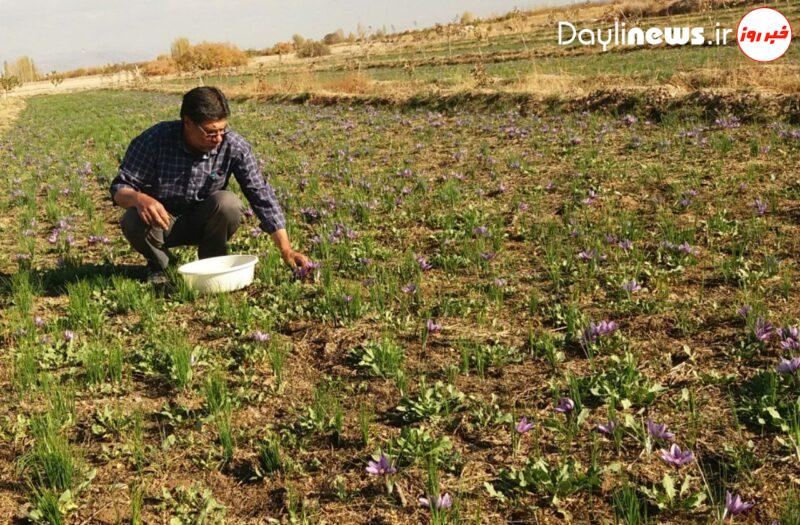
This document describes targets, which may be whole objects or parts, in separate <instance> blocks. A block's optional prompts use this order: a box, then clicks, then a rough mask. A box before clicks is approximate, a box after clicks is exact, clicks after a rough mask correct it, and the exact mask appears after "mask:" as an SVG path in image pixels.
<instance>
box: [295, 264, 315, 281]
mask: <svg viewBox="0 0 800 525" xmlns="http://www.w3.org/2000/svg"><path fill="white" fill-rule="evenodd" d="M320 266H322V265H321V264H320V263H318V262H313V261H308V263H306V264H304V265H303V266H300V267H298V268H297V269H296V270H295V271H294V273H295V275H296V276H297V277H299V278H300V279H305V278H306V277H309V276H313V275H314V270H316V269H317V268H319V267H320Z"/></svg>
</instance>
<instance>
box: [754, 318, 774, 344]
mask: <svg viewBox="0 0 800 525" xmlns="http://www.w3.org/2000/svg"><path fill="white" fill-rule="evenodd" d="M774 328H775V327H774V326H772V323H770V322H769V321H766V320H764V318H763V317H759V318H758V319H756V324H755V326H754V327H753V335H754V336H755V338H756V339H758V340H759V341H764V342H766V341H769V338H770V337H772V332H773V330H774Z"/></svg>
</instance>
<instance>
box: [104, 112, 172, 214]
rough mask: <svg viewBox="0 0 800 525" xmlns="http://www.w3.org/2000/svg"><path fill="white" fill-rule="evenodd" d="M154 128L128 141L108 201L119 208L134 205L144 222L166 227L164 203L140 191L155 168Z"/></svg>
mask: <svg viewBox="0 0 800 525" xmlns="http://www.w3.org/2000/svg"><path fill="white" fill-rule="evenodd" d="M154 140H155V137H154V131H153V128H151V129H150V130H147V131H145V132H144V133H142V134H141V135H139V136H138V137H136V138H135V139H133V140H132V141H131V144H130V146H128V151H127V152H125V157H124V158H123V160H122V163H121V164H120V166H119V173H118V174H117V176H116V177H115V178H114V180H113V181H111V187H110V188H109V189H110V191H111V200H112V201H113V202H114V204H116V205H118V206H121V207H122V208H126V209H127V208H130V207H132V206H133V207H135V208H136V210H137V211H138V212H139V216H140V217H141V218H142V221H144V223H145V224H147V225H148V226H158V227H159V228H163V229H167V228H169V223H170V216H169V213H167V210H166V209H164V206H163V205H162V204H161V203H160V202H158V201H157V200H156V199H154V198H153V197H151V196H149V195H147V194H146V193H143V192H142V191H141V190H142V188H145V187H147V185H148V182H149V180H150V178H151V177H152V175H153V171H154V169H155V159H156V151H155V147H154Z"/></svg>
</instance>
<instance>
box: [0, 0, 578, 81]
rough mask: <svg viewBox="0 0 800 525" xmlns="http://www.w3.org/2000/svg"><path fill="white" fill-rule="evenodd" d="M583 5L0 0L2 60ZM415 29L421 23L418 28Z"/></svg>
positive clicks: (250, 40) (44, 66)
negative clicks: (181, 38) (182, 39)
mask: <svg viewBox="0 0 800 525" xmlns="http://www.w3.org/2000/svg"><path fill="white" fill-rule="evenodd" d="M571 3H581V2H580V1H579V0H405V1H401V0H394V1H391V0H213V1H212V0H194V1H191V2H189V1H186V0H133V1H127V2H120V1H118V0H27V1H21V0H0V61H2V60H8V61H13V60H15V59H16V58H17V57H19V56H21V55H27V56H29V57H31V58H32V59H33V60H34V62H35V63H36V65H37V67H38V69H39V71H40V72H41V73H48V72H50V71H52V70H53V69H56V70H58V71H64V70H67V69H73V68H77V67H84V66H99V65H104V64H107V63H112V62H122V61H125V62H136V61H141V60H150V59H153V58H155V57H156V56H157V55H159V54H164V53H168V52H169V47H170V43H171V42H172V41H173V40H174V39H175V38H177V37H179V36H185V37H187V38H189V40H190V41H191V42H192V43H198V42H200V41H202V40H208V41H211V42H231V43H233V44H236V45H237V46H239V47H240V48H241V49H247V48H256V49H263V48H265V47H269V46H271V45H272V44H274V43H275V42H278V41H281V40H289V39H290V38H291V36H292V35H293V34H295V33H299V34H301V35H303V36H305V37H306V38H315V39H319V38H322V36H324V35H325V34H326V33H330V32H332V31H335V30H336V29H338V28H341V29H343V30H344V32H345V34H346V33H348V32H349V31H353V32H355V30H356V26H357V25H358V23H359V22H360V23H361V24H363V25H364V26H365V27H366V26H371V27H372V29H373V30H374V29H377V28H380V27H382V26H384V25H385V26H386V28H387V29H388V30H389V31H391V30H392V25H394V28H395V29H396V30H398V31H401V30H403V29H414V28H422V27H427V26H431V25H433V24H435V23H437V22H440V23H445V22H449V21H452V20H453V19H454V18H455V17H457V16H458V15H460V14H461V13H463V12H464V11H470V12H472V13H474V14H475V15H476V16H479V17H484V16H489V15H491V14H502V13H505V12H508V11H510V10H512V9H514V8H515V7H517V8H519V9H531V8H535V7H541V6H553V5H564V4H571ZM415 24H416V25H415Z"/></svg>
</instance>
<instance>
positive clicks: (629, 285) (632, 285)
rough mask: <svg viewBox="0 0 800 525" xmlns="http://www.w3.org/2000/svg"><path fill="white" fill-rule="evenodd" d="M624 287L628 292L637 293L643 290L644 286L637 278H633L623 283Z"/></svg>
mask: <svg viewBox="0 0 800 525" xmlns="http://www.w3.org/2000/svg"><path fill="white" fill-rule="evenodd" d="M622 289H623V290H625V291H626V292H628V293H635V292H638V291H639V290H641V289H642V286H641V285H640V284H639V283H637V282H636V279H631V280H630V281H628V282H626V283H624V284H623V285H622Z"/></svg>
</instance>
